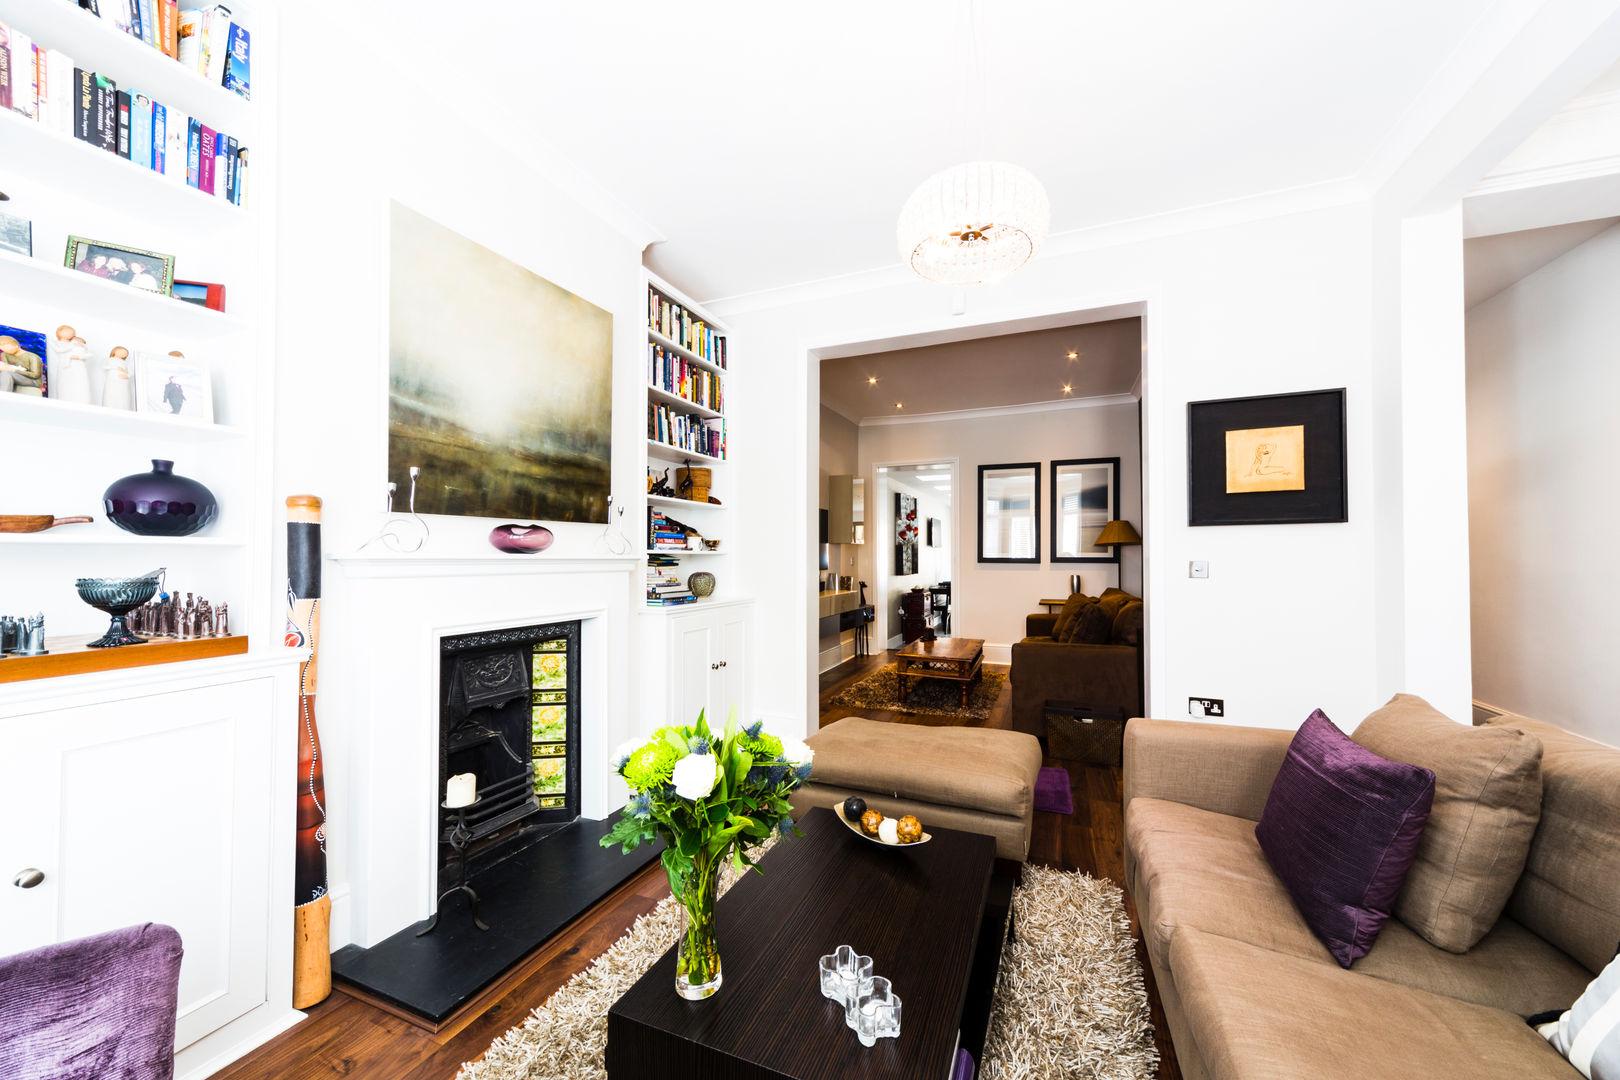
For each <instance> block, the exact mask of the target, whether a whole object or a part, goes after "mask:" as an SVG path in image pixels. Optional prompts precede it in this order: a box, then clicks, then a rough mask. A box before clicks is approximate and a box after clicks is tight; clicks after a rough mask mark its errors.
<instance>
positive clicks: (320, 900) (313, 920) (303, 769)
mask: <svg viewBox="0 0 1620 1080" xmlns="http://www.w3.org/2000/svg"><path fill="white" fill-rule="evenodd" d="M413 472H414V470H413ZM413 479H414V477H413ZM320 604H321V500H320V499H319V498H317V497H316V496H314V495H289V496H288V497H287V634H286V644H287V646H288V648H294V649H296V648H308V649H309V659H308V660H306V661H304V662H303V663H302V664H300V665H299V668H298V684H299V686H298V719H299V732H298V825H297V830H298V831H297V837H296V839H295V841H294V844H295V850H294V857H293V877H294V880H293V890H294V891H293V1008H295V1009H307V1008H309V1007H310V1006H311V1005H314V1004H316V1003H317V1002H320V1001H324V1000H326V998H327V997H328V996H329V995H330V994H331V993H332V949H331V925H332V898H331V897H330V896H328V895H327V891H326V778H325V775H324V773H323V770H322V762H321V737H320V734H319V732H317V730H316V728H315V674H316V659H317V656H318V653H319V651H320V626H321V608H320Z"/></svg>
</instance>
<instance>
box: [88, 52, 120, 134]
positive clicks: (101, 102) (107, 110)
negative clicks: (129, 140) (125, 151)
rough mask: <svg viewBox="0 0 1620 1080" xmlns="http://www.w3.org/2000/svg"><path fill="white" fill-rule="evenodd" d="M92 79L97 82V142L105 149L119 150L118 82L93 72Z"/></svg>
mask: <svg viewBox="0 0 1620 1080" xmlns="http://www.w3.org/2000/svg"><path fill="white" fill-rule="evenodd" d="M90 78H91V80H92V81H93V82H94V83H95V88H96V104H95V120H96V138H95V143H96V145H97V146H99V147H101V148H102V149H103V150H107V151H110V152H113V153H117V151H118V84H117V83H115V82H113V81H112V80H111V79H109V78H107V76H105V75H103V74H101V73H100V72H99V71H98V72H92V73H91V76H90Z"/></svg>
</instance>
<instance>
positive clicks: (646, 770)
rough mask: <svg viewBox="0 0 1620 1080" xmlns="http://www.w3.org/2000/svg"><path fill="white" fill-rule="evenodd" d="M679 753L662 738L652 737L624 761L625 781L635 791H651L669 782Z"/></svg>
mask: <svg viewBox="0 0 1620 1080" xmlns="http://www.w3.org/2000/svg"><path fill="white" fill-rule="evenodd" d="M678 756H679V755H677V754H676V753H675V748H674V747H672V746H670V745H669V744H668V743H666V742H664V741H663V740H662V739H654V740H653V741H652V742H650V743H648V744H647V745H646V746H643V747H641V748H640V749H639V750H636V751H635V752H634V753H632V754H631V755H630V760H629V761H627V762H625V763H624V780H625V783H627V784H629V785H630V786H631V787H633V788H635V789H636V790H637V791H651V790H652V789H654V788H657V787H661V786H663V785H664V784H667V783H669V778H670V774H671V773H673V772H674V770H675V760H676V758H677V757H678Z"/></svg>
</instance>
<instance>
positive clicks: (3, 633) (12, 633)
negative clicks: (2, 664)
mask: <svg viewBox="0 0 1620 1080" xmlns="http://www.w3.org/2000/svg"><path fill="white" fill-rule="evenodd" d="M20 631H21V624H20V623H19V622H18V621H17V620H16V619H14V618H12V617H11V616H10V615H0V656H4V655H5V654H6V653H13V652H16V651H17V647H18V646H19V645H21V644H22V641H21V638H22V634H21V632H20Z"/></svg>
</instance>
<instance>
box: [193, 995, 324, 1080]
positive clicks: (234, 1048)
mask: <svg viewBox="0 0 1620 1080" xmlns="http://www.w3.org/2000/svg"><path fill="white" fill-rule="evenodd" d="M303 1019H304V1014H303V1013H301V1012H299V1011H298V1010H297V1009H294V1008H292V1007H291V1006H280V1007H275V1006H272V1005H270V1004H269V1003H266V1004H264V1005H260V1006H259V1007H258V1008H257V1009H254V1010H252V1011H251V1012H249V1013H248V1014H247V1015H246V1016H243V1017H241V1018H240V1019H238V1020H235V1021H233V1022H231V1023H229V1024H227V1025H225V1026H224V1027H222V1028H220V1029H219V1030H218V1031H216V1032H214V1033H213V1034H212V1035H209V1036H207V1037H205V1038H202V1039H198V1040H197V1041H196V1042H194V1043H192V1044H191V1045H190V1046H188V1047H186V1048H185V1049H184V1050H182V1051H180V1052H179V1053H178V1054H176V1055H174V1080H207V1078H208V1077H210V1076H213V1075H214V1074H215V1073H217V1072H219V1071H220V1070H221V1069H223V1068H224V1067H225V1066H227V1065H229V1064H230V1063H231V1062H233V1061H235V1060H236V1059H237V1058H240V1057H245V1056H246V1055H247V1054H249V1053H251V1052H252V1051H254V1050H257V1049H258V1048H259V1047H261V1046H263V1045H264V1044H265V1043H267V1042H269V1041H270V1040H271V1039H273V1038H275V1037H276V1036H277V1035H280V1034H281V1033H282V1032H283V1031H286V1030H287V1029H288V1028H290V1027H292V1026H293V1025H295V1024H298V1023H300V1022H302V1021H303Z"/></svg>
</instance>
